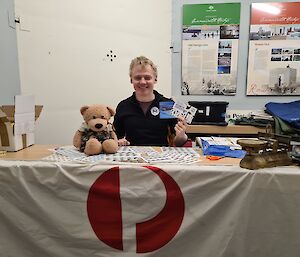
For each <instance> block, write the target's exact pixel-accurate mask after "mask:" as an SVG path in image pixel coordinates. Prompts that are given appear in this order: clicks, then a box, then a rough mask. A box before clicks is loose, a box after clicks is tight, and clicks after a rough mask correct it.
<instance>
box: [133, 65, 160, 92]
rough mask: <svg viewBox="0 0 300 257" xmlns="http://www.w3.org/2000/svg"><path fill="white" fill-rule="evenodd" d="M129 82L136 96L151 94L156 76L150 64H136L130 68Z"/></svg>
mask: <svg viewBox="0 0 300 257" xmlns="http://www.w3.org/2000/svg"><path fill="white" fill-rule="evenodd" d="M131 83H132V85H133V87H134V90H135V93H136V95H137V96H142V97H145V96H152V94H153V88H154V84H155V83H156V76H155V73H154V70H153V69H152V67H151V66H150V65H146V66H145V67H143V66H141V65H136V66H134V67H133V69H132V75H131Z"/></svg>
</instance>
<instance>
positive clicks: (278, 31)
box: [247, 2, 300, 96]
mask: <svg viewBox="0 0 300 257" xmlns="http://www.w3.org/2000/svg"><path fill="white" fill-rule="evenodd" d="M260 6H263V7H264V8H260ZM268 6H269V7H270V8H269V10H270V9H272V10H274V13H273V14H270V13H268V12H266V10H267V9H268V8H267V7H268ZM299 9H300V2H280V3H279V2H278V3H253V4H252V5H251V25H250V35H249V40H250V42H249V56H248V73H247V95H281V96H288V95H300V61H299V60H300V48H299V45H300V13H299V12H298V11H297V10H299ZM276 10H277V11H276ZM275 11H276V13H275Z"/></svg>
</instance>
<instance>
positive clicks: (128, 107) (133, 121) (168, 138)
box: [114, 56, 187, 146]
mask: <svg viewBox="0 0 300 257" xmlns="http://www.w3.org/2000/svg"><path fill="white" fill-rule="evenodd" d="M129 76H130V82H131V84H132V85H133V88H134V92H133V94H132V96H130V97H128V98H127V99H125V100H123V101H121V102H120V103H119V104H118V106H117V109H116V115H115V117H114V128H115V130H116V134H117V136H118V138H119V140H118V143H119V145H140V146H142V145H143V146H181V145H183V144H184V143H185V142H186V141H187V135H186V134H185V131H186V127H187V123H186V121H185V120H184V119H183V118H178V119H160V117H159V102H162V101H171V99H168V98H166V97H164V96H163V95H161V94H160V93H158V92H157V91H155V90H154V85H155V84H156V83H157V67H156V65H155V64H154V63H153V62H152V61H151V60H150V59H148V58H146V57H144V56H139V57H136V58H135V59H133V60H132V61H131V64H130V67H129Z"/></svg>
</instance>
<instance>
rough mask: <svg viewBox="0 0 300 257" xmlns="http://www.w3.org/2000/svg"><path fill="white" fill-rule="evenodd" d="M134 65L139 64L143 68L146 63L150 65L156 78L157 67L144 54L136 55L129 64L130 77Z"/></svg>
mask: <svg viewBox="0 0 300 257" xmlns="http://www.w3.org/2000/svg"><path fill="white" fill-rule="evenodd" d="M136 65H141V66H142V67H143V68H145V67H146V66H147V65H150V66H151V68H152V69H153V71H154V74H155V77H156V78H157V67H156V65H155V64H154V63H153V62H152V61H151V60H150V59H148V58H147V57H145V56H139V57H136V58H134V59H133V60H132V61H131V63H130V66H129V76H130V78H131V76H132V70H133V67H134V66H136Z"/></svg>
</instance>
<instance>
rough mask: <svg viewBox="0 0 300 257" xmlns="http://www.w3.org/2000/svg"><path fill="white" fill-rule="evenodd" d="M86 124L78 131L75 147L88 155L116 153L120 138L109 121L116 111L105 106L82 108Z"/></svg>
mask: <svg viewBox="0 0 300 257" xmlns="http://www.w3.org/2000/svg"><path fill="white" fill-rule="evenodd" d="M80 113H81V114H82V116H83V119H84V122H83V123H82V125H81V127H80V128H79V129H78V130H77V131H76V133H75V135H74V138H73V145H74V146H75V147H76V148H77V149H78V150H79V151H81V152H84V153H85V154H87V155H96V154H100V153H116V152H117V151H118V138H117V135H116V133H115V132H114V131H113V127H112V124H110V123H109V119H110V118H111V117H112V116H114V115H115V111H114V110H113V109H112V108H111V107H109V106H105V105H101V104H94V105H89V106H88V105H85V106H82V107H81V108H80Z"/></svg>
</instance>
